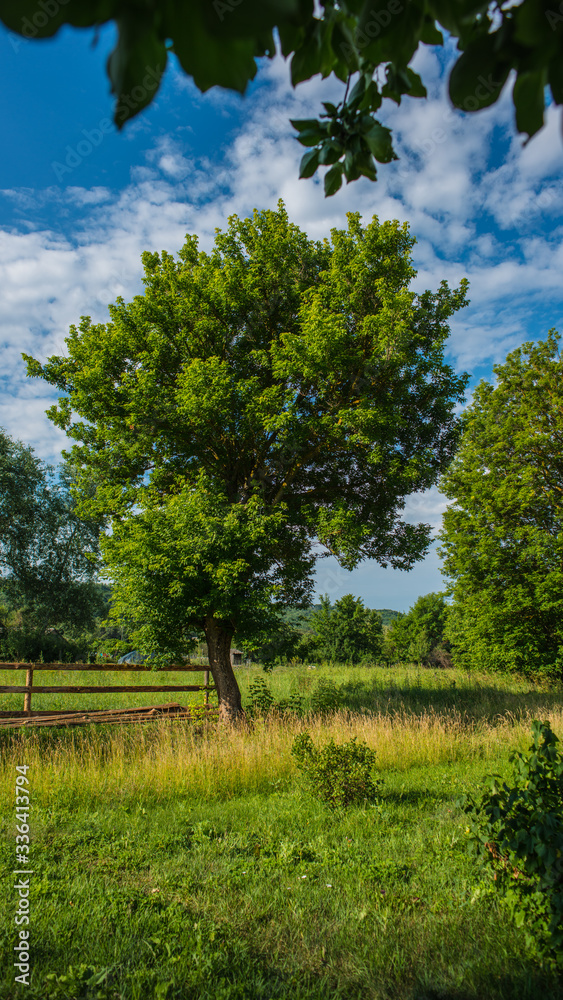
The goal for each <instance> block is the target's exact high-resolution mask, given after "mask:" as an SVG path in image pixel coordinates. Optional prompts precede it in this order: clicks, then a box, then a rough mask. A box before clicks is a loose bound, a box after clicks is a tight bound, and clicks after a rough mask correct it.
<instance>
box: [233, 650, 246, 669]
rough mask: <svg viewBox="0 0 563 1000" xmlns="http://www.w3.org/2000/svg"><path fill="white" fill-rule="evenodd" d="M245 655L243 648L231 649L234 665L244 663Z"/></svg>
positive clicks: (238, 665) (237, 665)
mask: <svg viewBox="0 0 563 1000" xmlns="http://www.w3.org/2000/svg"><path fill="white" fill-rule="evenodd" d="M243 656H244V653H243V652H242V649H231V663H232V665H233V667H240V666H241V665H242V658H243Z"/></svg>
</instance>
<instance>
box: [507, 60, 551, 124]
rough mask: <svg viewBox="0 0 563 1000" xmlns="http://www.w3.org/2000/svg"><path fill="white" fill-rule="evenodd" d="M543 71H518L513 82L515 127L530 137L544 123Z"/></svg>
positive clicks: (544, 81)
mask: <svg viewBox="0 0 563 1000" xmlns="http://www.w3.org/2000/svg"><path fill="white" fill-rule="evenodd" d="M545 84H546V73H545V71H543V70H542V71H540V72H535V73H519V74H518V76H517V78H516V82H515V84H514V90H513V92H512V97H513V100H514V107H515V108H516V127H517V129H518V131H519V132H527V133H528V135H529V136H530V137H531V136H532V135H535V133H536V132H539V130H540V128H541V127H542V126H543V124H544V117H543V113H544V108H545V100H544V88H545Z"/></svg>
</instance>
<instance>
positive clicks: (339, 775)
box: [291, 733, 381, 809]
mask: <svg viewBox="0 0 563 1000" xmlns="http://www.w3.org/2000/svg"><path fill="white" fill-rule="evenodd" d="M291 753H292V756H293V757H295V759H296V761H297V766H298V768H299V770H300V771H301V772H302V773H303V774H304V775H305V778H306V780H307V782H308V784H309V786H310V788H311V790H312V792H313V794H314V795H316V797H317V798H319V799H321V801H322V802H325V803H326V804H327V805H328V806H330V808H331V809H336V808H338V807H339V806H340V807H345V806H349V805H352V804H353V803H358V802H374V801H375V800H376V799H377V797H378V791H379V787H380V785H381V782H379V781H374V778H373V775H372V771H373V769H374V767H375V757H376V754H375V750H371V749H370V747H368V746H367V744H366V743H363V742H358V739H357V737H356V736H354V737H353V739H351V740H349V741H348V742H347V743H341V744H339V745H337V744H336V743H335V742H334V740H333V739H331V740H329V742H328V743H327V744H326V746H324V747H321V748H320V749H317V747H316V746H315V745H314V743H313V741H312V739H311V737H310V735H309V733H301V734H300V735H299V736H296V737H295V739H294V741H293V745H292V747H291Z"/></svg>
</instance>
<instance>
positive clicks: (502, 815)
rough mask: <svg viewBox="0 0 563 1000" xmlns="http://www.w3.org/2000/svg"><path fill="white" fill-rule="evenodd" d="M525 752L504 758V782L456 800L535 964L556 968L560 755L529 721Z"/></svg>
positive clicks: (560, 939)
mask: <svg viewBox="0 0 563 1000" xmlns="http://www.w3.org/2000/svg"><path fill="white" fill-rule="evenodd" d="M532 734H533V743H532V745H531V746H530V748H529V750H528V752H527V754H521V753H514V754H512V756H511V758H510V759H511V762H512V764H513V773H512V778H511V782H510V784H507V783H506V782H503V783H502V785H501V784H499V782H500V779H499V778H498V777H496V776H495V777H494V778H493V779H492V784H491V789H490V791H489V792H486V793H484V794H483V796H482V797H481V799H480V800H479V801H477V802H476V801H475V800H474V799H473V798H471V797H466V798H465V799H464V800H462V802H461V805H462V807H463V809H464V811H465V812H466V813H467V815H468V817H469V820H470V823H471V827H468V832H469V833H470V835H471V842H472V846H473V848H474V849H475V850H477V852H478V853H480V854H481V855H482V856H483V857H484V858H485V859H486V860H487V862H488V863H489V864H490V866H491V867H492V870H493V878H494V881H495V885H496V886H497V888H498V889H499V890H500V891H501V892H502V893H503V895H504V896H505V898H506V900H507V903H508V905H509V908H510V910H511V912H512V915H513V917H514V920H515V922H516V924H517V926H523V927H524V929H525V933H526V938H527V942H528V945H529V946H530V947H531V948H532V950H533V951H534V952H535V954H536V956H537V957H538V958H539V959H540V961H541V962H542V963H543V964H545V965H548V966H551V967H558V968H560V969H561V968H563V755H562V754H561V752H560V750H559V749H558V747H557V744H558V742H559V741H558V739H557V737H556V736H555V734H554V733H553V732H552V731H551V729H550V727H549V724H548V723H547V722H544V723H540V722H538V721H537V720H534V722H533V724H532Z"/></svg>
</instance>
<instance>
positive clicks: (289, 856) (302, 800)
mask: <svg viewBox="0 0 563 1000" xmlns="http://www.w3.org/2000/svg"><path fill="white" fill-rule="evenodd" d="M1 676H2V675H1V674H0V677H1ZM44 676H45V678H46V677H47V676H49V677H50V676H51V675H47V674H45V675H44ZM66 676H67V677H68V675H66ZM86 676H87V677H88V679H87V680H84V681H83V682H84V683H92V673H89V674H88V675H84V677H86ZM130 676H131V678H135V680H134V681H133V682H134V683H138V682H139V676H140V675H139V674H136V675H134V674H131V675H130ZM183 676H184V677H185V676H186V675H183ZM238 676H239V679H240V684H241V690H242V692H243V702H246V704H248V702H249V700H251V698H252V696H253V695H252V692H253V691H254V697H255V692H256V690H257V688H256V681H257V680H260V679H264V680H265V681H266V684H267V685H268V686H269V689H270V691H271V693H272V695H273V696H274V698H275V699H276V700H281V699H284V700H288V699H291V698H293V700H294V702H296V701H298V700H299V699H301V711H302V715H300V716H297V715H291V714H288V713H285V714H280V713H277V714H276V713H273V714H270V715H268V716H265V717H257V718H254V719H252V720H250V721H249V723H248V724H244V725H242V726H241V727H240V728H238V729H236V730H234V731H228V730H218V729H217V727H216V726H215V725H214V724H211V723H201V724H198V725H195V726H194V725H189V724H187V723H185V722H169V721H165V720H163V721H159V722H157V723H150V724H145V725H130V726H120V727H117V726H114V727H112V726H105V725H104V726H88V727H84V728H75V729H70V730H63V729H62V728H58V729H43V730H42V729H36V730H4V731H2V730H1V729H0V768H1V770H0V799H1V809H0V815H1V827H0V870H1V883H2V906H1V907H0V913H1V916H0V946H1V951H2V957H3V961H2V968H1V972H0V976H1V978H0V998H1V1000H20V998H23V997H26V998H30V1000H118V998H120V1000H153V998H154V1000H192V998H193V1000H207V998H209V1000H211V998H213V1000H215V998H217V1000H277V998H280V1000H282V998H283V1000H285V998H288V1000H290V998H291V1000H336V998H342V1000H344V998H346V1000H454V998H455V1000H489V998H490V1000H493V998H495V1000H497V998H498V1000H500V998H506V1000H508V998H511V1000H527V998H529V1000H532V998H533V1000H537V998H538V997H539V996H541V997H542V1000H555V998H563V985H562V984H561V983H560V982H559V981H558V980H557V979H554V978H553V977H552V976H551V975H550V974H549V973H547V972H545V971H543V970H542V969H541V968H539V967H538V966H537V965H536V964H534V961H533V959H532V957H531V956H530V955H529V954H528V953H527V951H526V946H525V941H524V933H523V931H522V929H519V928H516V927H515V926H514V925H513V924H512V923H511V921H510V919H509V915H508V913H507V911H506V909H505V908H504V906H503V904H502V902H501V900H499V899H498V898H497V897H496V895H495V891H494V884H493V883H492V881H491V880H490V876H489V875H488V873H487V872H486V871H485V870H484V869H483V868H482V867H481V865H480V863H479V861H478V859H477V858H475V857H474V856H472V855H470V854H469V853H468V851H467V847H466V833H465V822H464V815H463V813H462V812H461V810H460V808H459V806H458V804H457V802H458V799H459V797H460V795H461V794H463V793H464V792H466V791H471V792H475V791H478V790H479V789H480V788H482V787H484V782H485V780H486V777H487V775H489V774H491V773H500V774H503V773H506V771H507V768H508V758H509V754H510V752H511V751H513V750H515V749H525V748H526V747H527V746H528V745H529V743H530V722H531V720H532V718H541V719H547V720H549V721H550V723H551V725H552V728H553V729H554V730H555V732H556V733H557V734H558V735H559V736H560V737H563V698H562V691H561V690H554V689H551V690H548V689H545V690H541V689H539V688H537V687H533V686H532V685H531V684H529V683H527V682H523V681H518V680H515V679H511V678H502V677H487V676H483V675H476V674H467V673H462V672H458V671H453V670H452V671H431V670H419V669H416V668H415V667H402V668H401V667H396V668H391V669H387V668H382V667H356V668H352V667H324V668H318V669H317V670H308V669H306V668H305V667H298V666H297V667H288V668H276V670H275V671H274V673H273V674H272V675H271V676H270V677H265V675H264V674H263V673H262V672H261V671H260V670H259V669H258V668H255V667H253V668H244V667H243V668H240V669H239V670H238ZM153 677H154V675H152V677H149V680H148V681H147V683H148V682H151V681H152V682H153V683H154V680H153ZM78 678H79V675H73V678H72V683H81V681H80V680H79V679H78ZM41 680H42V683H49V681H47V680H46V679H45V681H44V680H43V677H42V679H41ZM53 682H55V681H53ZM61 682H64V681H61ZM0 683H4V682H3V681H1V680H0ZM6 697H7V696H4V698H6ZM10 697H15V696H10ZM65 697H66V699H67V700H62V699H63V696H60V698H61V700H62V703H61V704H60V705H59V704H57V705H55V704H54V699H53V696H51V700H50V701H48V700H47V699H48V698H49V696H42V698H43V699H44V700H45V701H46V704H45V705H43V704H40V703H39V697H38V699H37V703H35V701H34V707H36V708H44V707H45V708H55V707H61V708H64V707H73V706H74V705H76V707H80V708H85V707H90V708H94V707H100V708H101V707H117V704H122V703H123V702H121V701H120V699H121V698H122V697H124V696H108V695H103V696H102V695H100V696H70V695H68V696H65ZM143 697H145V696H143ZM146 697H147V701H146V702H143V701H142V700H141V696H139V695H131V696H130V697H129V704H131V705H136V704H143V703H145V704H149V703H156V702H158V701H164V700H170V699H167V698H163V697H162V696H161V695H156V696H155V695H154V694H153V695H152V696H151V697H150V698H149V696H146ZM190 697H191V696H184V695H179V696H171V700H178V701H181V702H182V703H189V699H190ZM18 698H19V699H20V701H21V700H22V696H18ZM71 698H74V700H73V701H72V702H71ZM78 698H80V702H79V704H78ZM88 699H90V700H88ZM194 700H197V701H199V702H200V703H201V694H199V693H198V694H197V695H195V696H194ZM323 706H324V709H323ZM0 707H1V708H5V707H10V706H8V705H7V704H6V703H5V701H4V702H3V703H2V704H1V705H0ZM17 707H21V705H20V704H19V702H18V705H17ZM305 730H306V731H308V732H310V733H311V736H312V738H313V740H314V741H315V743H317V744H321V743H324V742H325V741H327V740H328V739H329V738H330V737H331V736H332V737H334V738H335V740H336V741H337V742H340V741H344V740H347V739H350V738H351V737H352V736H358V737H359V738H361V739H363V740H365V741H366V742H367V743H368V744H369V746H370V747H372V748H373V749H374V750H375V751H376V753H377V762H378V777H379V778H380V779H382V782H383V785H382V791H381V798H380V801H379V802H378V803H377V804H376V805H372V806H366V805H361V806H352V807H349V808H348V809H346V810H342V811H336V812H331V811H330V810H328V808H327V807H325V806H323V804H322V803H320V802H318V801H317V800H316V799H314V798H313V797H311V795H310V793H309V791H308V790H307V788H306V787H305V786H304V785H303V784H302V782H301V779H300V776H299V774H298V772H297V770H296V766H295V762H294V759H293V758H292V756H291V753H290V750H291V744H292V741H293V738H294V736H295V735H296V734H297V733H299V732H303V731H305ZM22 764H27V765H29V770H28V772H27V776H28V777H29V782H30V784H29V790H30V791H29V794H30V798H31V812H30V827H31V831H30V836H31V842H30V859H31V866H32V871H33V875H32V876H30V884H31V889H30V897H29V901H30V923H29V932H30V937H29V942H30V965H31V978H30V984H29V985H28V986H25V985H18V984H16V983H15V982H14V976H15V975H16V974H17V971H16V970H15V969H14V968H13V965H12V963H13V957H12V956H13V954H14V952H13V946H14V944H15V941H16V932H17V928H16V927H15V923H14V916H15V913H16V909H17V905H18V904H17V896H16V893H15V891H14V889H13V885H14V882H15V880H16V879H17V876H14V875H13V871H14V869H15V868H16V867H18V866H17V865H16V862H15V856H16V852H15V835H16V829H15V827H16V822H15V778H16V774H17V772H16V766H17V765H22Z"/></svg>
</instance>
